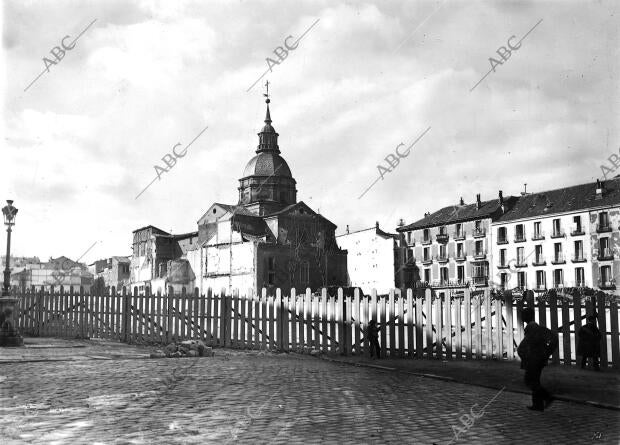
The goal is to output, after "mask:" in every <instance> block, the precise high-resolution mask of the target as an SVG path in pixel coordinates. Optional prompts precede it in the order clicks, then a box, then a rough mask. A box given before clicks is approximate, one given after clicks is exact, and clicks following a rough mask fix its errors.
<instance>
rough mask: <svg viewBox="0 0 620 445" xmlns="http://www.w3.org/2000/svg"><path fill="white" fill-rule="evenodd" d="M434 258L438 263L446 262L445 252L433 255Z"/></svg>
mask: <svg viewBox="0 0 620 445" xmlns="http://www.w3.org/2000/svg"><path fill="white" fill-rule="evenodd" d="M435 260H436V261H437V262H438V263H447V262H448V255H447V254H439V255H435Z"/></svg>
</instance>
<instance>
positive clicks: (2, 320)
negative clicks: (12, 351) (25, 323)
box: [0, 296, 24, 346]
mask: <svg viewBox="0 0 620 445" xmlns="http://www.w3.org/2000/svg"><path fill="white" fill-rule="evenodd" d="M18 303H19V300H17V299H16V298H12V297H9V296H2V297H0V346H23V344H24V339H23V337H22V336H21V335H19V331H18V330H17V325H16V323H15V320H14V319H13V312H14V311H15V306H16V305H17V304H18Z"/></svg>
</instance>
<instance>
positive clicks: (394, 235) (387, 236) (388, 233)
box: [336, 226, 399, 238]
mask: <svg viewBox="0 0 620 445" xmlns="http://www.w3.org/2000/svg"><path fill="white" fill-rule="evenodd" d="M367 230H374V231H376V232H377V233H379V234H380V235H382V236H385V237H386V238H398V236H399V235H398V234H397V233H390V232H386V231H385V230H382V229H380V228H378V227H377V226H372V227H368V228H367V229H360V230H354V231H353V232H349V233H343V234H342V235H336V238H339V237H341V236H347V235H353V234H355V233H360V232H366V231H367Z"/></svg>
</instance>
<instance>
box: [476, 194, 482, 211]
mask: <svg viewBox="0 0 620 445" xmlns="http://www.w3.org/2000/svg"><path fill="white" fill-rule="evenodd" d="M481 206H482V203H481V202H480V193H478V194H477V195H476V209H480V207H481Z"/></svg>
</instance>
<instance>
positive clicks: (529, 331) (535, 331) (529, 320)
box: [517, 307, 558, 411]
mask: <svg viewBox="0 0 620 445" xmlns="http://www.w3.org/2000/svg"><path fill="white" fill-rule="evenodd" d="M521 317H522V319H523V322H524V323H526V324H527V326H526V327H525V336H524V338H523V341H521V343H520V344H519V347H518V348H517V353H518V354H519V357H521V369H525V378H524V380H525V385H526V386H527V387H528V388H530V389H531V390H532V406H528V409H531V410H534V411H544V409H545V408H546V407H547V406H549V405H550V404H551V402H552V400H553V397H552V396H551V394H549V393H548V392H547V390H546V389H545V388H543V387H542V385H541V384H540V374H541V373H542V370H543V368H544V367H545V366H546V365H547V360H548V359H549V356H550V355H551V353H552V352H553V351H554V350H555V348H557V347H558V335H557V334H556V333H553V332H551V331H550V330H549V329H547V328H546V327H544V326H540V325H538V324H537V323H536V322H535V321H534V309H532V308H529V307H528V308H525V309H523V310H522V311H521Z"/></svg>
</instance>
